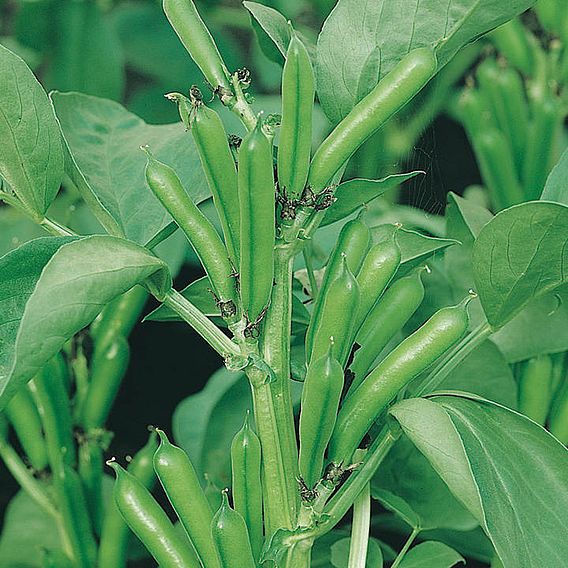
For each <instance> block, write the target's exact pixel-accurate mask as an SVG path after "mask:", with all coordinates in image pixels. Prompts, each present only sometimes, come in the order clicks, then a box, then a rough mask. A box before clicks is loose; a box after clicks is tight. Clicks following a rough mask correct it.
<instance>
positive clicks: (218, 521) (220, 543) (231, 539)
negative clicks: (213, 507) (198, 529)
mask: <svg viewBox="0 0 568 568" xmlns="http://www.w3.org/2000/svg"><path fill="white" fill-rule="evenodd" d="M211 534H212V535H213V540H214V541H215V543H216V544H217V548H218V550H219V555H220V557H221V564H222V566H223V568H255V566H256V564H255V562H254V558H253V555H252V549H251V545H250V540H249V535H248V531H247V526H246V524H245V521H244V519H243V518H242V517H241V515H240V514H239V513H237V511H235V510H233V509H231V507H230V506H229V498H228V497H227V492H226V491H224V492H223V502H222V503H221V507H220V508H219V510H218V511H217V512H216V513H215V516H214V517H213V521H212V522H211Z"/></svg>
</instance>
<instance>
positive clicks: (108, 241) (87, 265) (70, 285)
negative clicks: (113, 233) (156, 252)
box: [0, 236, 171, 407]
mask: <svg viewBox="0 0 568 568" xmlns="http://www.w3.org/2000/svg"><path fill="white" fill-rule="evenodd" d="M145 280H149V281H150V282H151V284H152V286H153V288H154V289H155V290H156V292H157V293H158V294H160V293H164V292H165V291H167V290H168V289H169V288H170V286H171V278H170V275H169V272H168V269H167V266H166V265H165V263H164V262H163V261H161V260H160V259H158V258H156V257H155V256H153V255H152V254H150V253H149V252H148V251H147V250H146V249H144V248H142V247H140V246H138V245H135V244H134V243H131V242H128V241H125V240H122V239H117V238H115V237H109V236H92V237H85V238H82V239H76V238H63V237H51V238H45V239H36V240H34V241H30V242H29V243H26V244H25V245H23V246H21V247H20V248H18V249H16V250H14V251H12V252H10V253H8V254H7V255H5V256H4V257H2V258H1V259H0V345H2V350H1V351H0V407H3V406H4V405H5V404H6V402H7V401H8V399H9V398H10V397H11V396H12V395H13V394H14V392H15V391H16V390H17V389H18V387H19V386H20V385H22V384H23V383H25V382H26V381H28V380H29V379H31V378H32V377H33V376H34V375H35V373H36V372H37V371H38V370H39V369H40V368H41V367H42V366H43V365H44V364H45V363H46V362H47V361H48V360H49V359H51V357H53V356H54V355H55V354H56V353H57V352H58V351H59V350H60V349H61V347H62V346H63V345H64V343H65V342H66V341H67V340H68V339H69V338H70V337H72V336H73V335H74V334H75V333H77V332H78V331H80V330H81V329H82V328H83V327H85V326H86V325H88V324H89V323H91V322H92V321H93V320H94V319H95V317H96V316H97V314H98V313H99V312H100V311H101V309H102V307H103V306H104V305H105V304H107V303H108V302H109V301H111V300H112V299H113V298H115V297H116V296H118V295H119V294H122V293H124V292H126V291H127V290H129V289H130V288H132V286H134V285H135V284H138V283H140V282H143V281H145Z"/></svg>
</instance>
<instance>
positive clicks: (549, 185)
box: [540, 149, 568, 205]
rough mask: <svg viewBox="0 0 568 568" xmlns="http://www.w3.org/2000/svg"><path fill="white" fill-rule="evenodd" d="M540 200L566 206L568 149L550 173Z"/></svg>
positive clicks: (567, 194)
mask: <svg viewBox="0 0 568 568" xmlns="http://www.w3.org/2000/svg"><path fill="white" fill-rule="evenodd" d="M540 198H541V199H542V200H544V201H556V202H557V203H563V204H564V205H568V149H567V150H565V152H564V154H562V156H561V158H560V160H559V162H558V163H557V164H556V166H554V168H553V169H552V171H551V172H550V175H549V176H548V179H547V180H546V184H545V186H544V190H543V192H542V195H541V197H540Z"/></svg>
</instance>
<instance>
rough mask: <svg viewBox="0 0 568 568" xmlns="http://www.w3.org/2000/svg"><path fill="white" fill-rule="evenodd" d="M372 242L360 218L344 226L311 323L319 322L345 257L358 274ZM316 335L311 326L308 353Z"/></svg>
mask: <svg viewBox="0 0 568 568" xmlns="http://www.w3.org/2000/svg"><path fill="white" fill-rule="evenodd" d="M370 240H371V232H370V231H369V227H367V225H365V223H363V221H362V220H361V219H360V218H359V217H357V218H356V219H352V220H351V221H348V222H347V223H345V225H343V228H342V229H341V232H340V233H339V236H338V238H337V243H336V244H335V247H334V249H333V251H332V252H331V254H330V256H329V259H328V261H327V265H326V268H325V274H324V277H323V281H322V283H321V287H320V290H319V292H318V295H317V297H316V300H315V303H314V308H313V310H312V316H311V321H314V322H315V321H317V320H319V317H320V315H319V314H320V312H321V309H322V306H323V302H324V299H325V298H326V296H327V292H328V289H329V286H330V284H331V283H332V282H333V281H334V280H335V279H336V278H337V276H338V274H339V273H340V272H341V270H342V266H343V255H345V258H346V259H347V266H348V267H349V270H351V272H352V273H353V274H357V273H358V272H359V269H360V268H361V264H362V263H363V260H364V259H365V254H366V253H367V251H368V250H369V242H370ZM314 333H315V326H314V325H310V326H309V327H308V330H307V332H306V353H311V351H312V346H313V341H314ZM328 339H329V338H328Z"/></svg>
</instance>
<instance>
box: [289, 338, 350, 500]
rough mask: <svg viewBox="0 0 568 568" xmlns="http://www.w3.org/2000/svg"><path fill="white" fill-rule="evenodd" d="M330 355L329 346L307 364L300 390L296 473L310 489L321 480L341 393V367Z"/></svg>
mask: <svg viewBox="0 0 568 568" xmlns="http://www.w3.org/2000/svg"><path fill="white" fill-rule="evenodd" d="M332 351H333V342H330V343H329V345H328V350H327V353H326V354H325V355H324V356H323V357H320V358H319V359H317V360H315V361H313V362H311V363H310V365H309V366H308V372H307V373H306V380H305V381H304V388H303V390H302V404H301V411H300V457H299V469H300V475H301V477H302V479H303V480H304V482H305V484H306V485H307V486H308V488H310V489H311V488H313V487H314V486H315V485H316V484H317V482H318V481H319V480H320V479H321V476H322V471H323V464H324V456H325V450H326V448H327V445H328V443H329V440H330V438H331V434H332V432H333V427H334V426H335V420H336V418H337V411H338V408H339V401H340V399H341V392H342V390H343V367H342V366H341V364H340V363H339V362H338V361H337V360H336V359H335V358H334V357H333V354H332Z"/></svg>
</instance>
